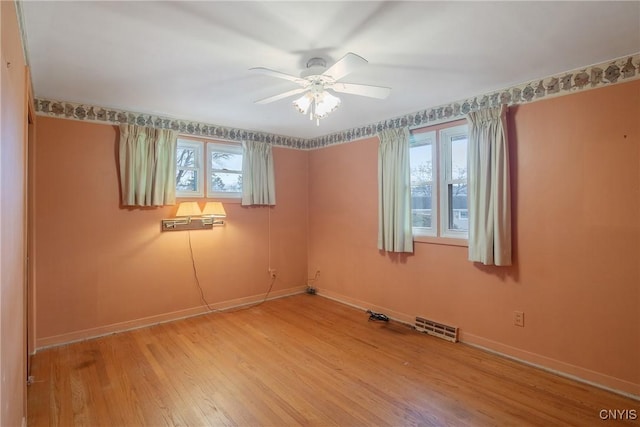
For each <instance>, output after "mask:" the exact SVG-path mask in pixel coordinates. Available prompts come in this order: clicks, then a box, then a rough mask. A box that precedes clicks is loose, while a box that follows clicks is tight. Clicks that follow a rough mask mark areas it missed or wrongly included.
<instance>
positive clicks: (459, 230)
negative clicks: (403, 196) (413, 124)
mask: <svg viewBox="0 0 640 427" xmlns="http://www.w3.org/2000/svg"><path fill="white" fill-rule="evenodd" d="M410 168H411V214H412V215H411V219H412V223H413V234H414V237H419V236H429V237H448V238H455V239H466V238H467V236H468V230H469V211H468V208H467V206H468V201H467V125H466V124H465V125H459V126H448V127H443V126H438V128H436V129H434V128H433V127H432V128H423V129H416V130H414V131H412V134H411V140H410Z"/></svg>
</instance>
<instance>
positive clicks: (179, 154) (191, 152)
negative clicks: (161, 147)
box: [176, 146, 196, 168]
mask: <svg viewBox="0 0 640 427" xmlns="http://www.w3.org/2000/svg"><path fill="white" fill-rule="evenodd" d="M176 160H177V162H176V163H177V165H178V167H179V168H193V167H195V166H196V150H195V148H187V147H180V146H178V148H177V149H176Z"/></svg>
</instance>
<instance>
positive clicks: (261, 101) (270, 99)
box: [254, 87, 307, 104]
mask: <svg viewBox="0 0 640 427" xmlns="http://www.w3.org/2000/svg"><path fill="white" fill-rule="evenodd" d="M306 90H307V89H306V88H304V87H301V88H298V89H293V90H290V91H288V92H284V93H281V94H279V95H274V96H270V97H268V98H263V99H259V100H257V101H255V102H254V104H268V103H270V102H274V101H278V100H280V99H283V98H286V97H288V96H292V95H297V94H299V93H302V92H304V91H306Z"/></svg>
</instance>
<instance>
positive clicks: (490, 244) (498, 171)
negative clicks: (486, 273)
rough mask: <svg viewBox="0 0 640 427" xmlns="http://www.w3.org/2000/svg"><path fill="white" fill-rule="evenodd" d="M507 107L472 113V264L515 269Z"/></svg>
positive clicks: (470, 229) (470, 251)
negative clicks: (513, 262) (507, 266)
mask: <svg viewBox="0 0 640 427" xmlns="http://www.w3.org/2000/svg"><path fill="white" fill-rule="evenodd" d="M506 114H507V106H506V105H503V106H502V107H497V108H487V109H484V110H479V111H475V112H471V113H469V114H468V116H467V120H468V122H469V151H468V158H469V260H470V261H474V262H481V263H483V264H486V265H499V266H505V265H511V190H510V181H509V144H508V143H507V123H506V122H507V120H506Z"/></svg>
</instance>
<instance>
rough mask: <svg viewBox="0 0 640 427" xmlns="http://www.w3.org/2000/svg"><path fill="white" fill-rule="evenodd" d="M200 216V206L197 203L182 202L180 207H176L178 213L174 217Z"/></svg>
mask: <svg viewBox="0 0 640 427" xmlns="http://www.w3.org/2000/svg"><path fill="white" fill-rule="evenodd" d="M200 215H202V211H201V210H200V206H198V202H182V203H180V206H178V212H176V216H200Z"/></svg>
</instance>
